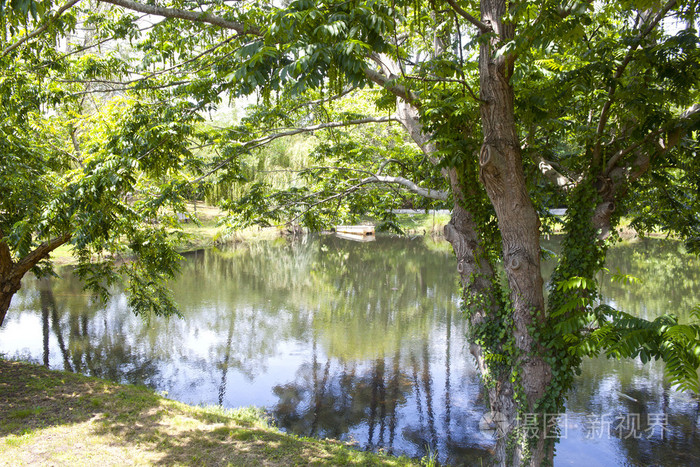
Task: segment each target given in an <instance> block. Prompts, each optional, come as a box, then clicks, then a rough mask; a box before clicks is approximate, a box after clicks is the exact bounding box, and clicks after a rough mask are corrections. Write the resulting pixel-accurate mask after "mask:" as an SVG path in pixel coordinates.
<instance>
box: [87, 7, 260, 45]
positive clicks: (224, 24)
mask: <svg viewBox="0 0 700 467" xmlns="http://www.w3.org/2000/svg"><path fill="white" fill-rule="evenodd" d="M98 1H100V2H102V3H110V4H112V5H116V6H120V7H122V8H126V9H128V10H134V11H138V12H140V13H146V14H149V15H155V16H162V17H165V18H178V19H184V20H187V21H194V22H198V23H206V24H211V25H214V26H219V27H220V28H224V29H233V30H234V31H236V32H237V33H238V34H239V35H246V34H250V35H254V36H260V35H262V32H261V31H260V29H258V28H257V27H255V26H249V25H246V24H243V23H239V22H236V21H229V20H227V19H224V18H222V17H220V16H214V15H210V14H208V13H197V12H194V11H187V10H179V9H176V8H165V7H159V6H154V5H144V4H143V3H138V2H134V1H132V0H98Z"/></svg>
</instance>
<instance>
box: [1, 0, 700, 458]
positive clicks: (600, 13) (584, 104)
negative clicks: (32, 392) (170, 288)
mask: <svg viewBox="0 0 700 467" xmlns="http://www.w3.org/2000/svg"><path fill="white" fill-rule="evenodd" d="M2 6H3V13H2V21H3V25H4V27H3V33H4V35H3V39H2V52H1V54H0V62H2V70H3V71H2V75H1V76H2V77H1V83H2V84H1V89H2V92H1V93H0V99H2V102H1V103H2V106H1V110H0V115H1V116H2V132H3V138H1V139H0V144H2V151H3V158H2V162H0V184H2V192H3V198H2V200H1V201H0V237H1V238H2V241H0V288H1V290H2V294H3V295H2V303H0V305H2V306H0V313H2V314H0V322H1V321H2V318H3V317H4V314H5V312H6V311H7V307H8V306H9V301H10V299H11V297H12V294H14V292H15V291H16V290H17V289H18V287H19V281H20V279H21V277H22V276H23V275H24V274H25V273H26V272H27V271H29V270H30V269H31V268H35V269H36V270H37V272H46V267H44V266H46V262H45V261H44V262H42V261H43V260H45V259H46V258H47V255H48V254H49V253H50V252H51V251H52V250H53V249H55V248H56V247H57V246H58V245H61V244H64V243H66V242H70V244H71V245H72V246H73V248H74V251H75V252H76V255H77V256H78V258H79V259H80V266H79V272H80V273H81V274H82V275H83V277H84V278H85V279H86V284H87V285H88V286H90V287H92V288H93V289H95V290H97V291H101V292H102V293H106V288H105V287H106V285H108V284H109V283H110V281H114V280H118V279H119V278H121V277H126V278H128V280H129V283H130V292H131V297H132V299H131V305H132V306H133V307H134V309H135V310H136V311H138V312H149V311H150V312H155V313H172V312H174V311H175V307H174V304H173V303H172V302H171V300H170V298H169V295H168V293H167V290H166V288H165V282H164V281H165V278H167V276H168V275H170V274H172V273H173V272H174V270H175V267H176V263H177V261H176V260H177V255H176V254H175V253H174V250H173V247H172V237H173V233H175V234H177V232H178V230H177V227H178V223H179V217H178V213H183V212H184V211H185V207H184V201H185V200H186V199H188V197H191V196H192V194H193V193H207V192H209V193H211V192H212V191H215V190H218V189H219V188H221V187H230V186H232V185H235V186H237V187H239V188H238V189H237V190H236V191H235V194H236V196H231V197H227V196H223V198H225V199H223V200H222V205H223V206H224V207H226V208H228V209H229V210H230V211H231V223H232V225H234V226H238V225H245V224H248V223H254V222H263V223H264V222H275V223H279V222H293V223H300V224H302V225H304V226H307V227H310V228H312V229H320V228H322V227H324V226H326V225H329V224H331V223H333V222H336V221H338V220H352V219H354V218H357V217H358V216H360V215H362V214H365V213H367V212H371V213H373V214H375V215H376V216H378V217H379V218H380V219H382V220H383V221H384V222H385V225H386V226H388V227H391V226H392V220H393V219H392V214H391V213H392V212H393V209H395V208H397V207H401V206H411V207H420V208H430V207H449V208H450V209H451V210H452V221H451V222H450V224H449V225H448V226H447V228H446V231H445V235H446V238H447V239H448V241H450V243H451V244H452V245H453V247H454V251H455V254H456V256H457V260H458V273H459V275H460V278H461V281H462V284H463V286H464V310H465V313H467V316H468V317H469V321H470V330H469V332H470V336H471V341H472V343H473V344H472V348H471V351H472V354H473V355H474V357H475V358H476V360H477V363H478V365H479V367H480V369H481V372H482V376H483V378H484V382H485V384H486V385H487V388H488V389H489V391H488V392H489V399H490V404H491V408H492V410H494V411H498V412H501V413H503V414H504V415H505V418H504V420H505V422H504V423H503V426H501V427H500V429H501V430H502V431H503V433H504V439H505V440H507V441H508V442H503V443H501V445H499V447H498V449H497V453H496V459H497V463H500V464H514V465H519V464H532V465H539V464H540V463H542V462H545V461H547V460H550V461H551V458H552V455H553V442H552V441H551V438H553V436H549V435H550V434H553V433H556V427H547V429H545V430H543V431H544V433H543V434H542V436H539V437H534V438H531V437H528V435H527V433H526V432H524V431H523V430H519V429H518V424H517V421H518V419H519V418H520V417H522V416H524V415H525V414H535V415H537V416H539V417H542V416H544V415H545V414H547V413H556V412H557V411H558V410H561V409H562V408H563V402H564V400H565V395H566V391H567V390H568V389H569V387H570V386H571V383H572V380H573V377H574V375H575V374H576V372H577V370H578V369H579V367H580V363H581V359H582V358H584V357H585V356H589V355H596V354H598V353H600V352H605V353H606V354H608V355H609V356H612V357H618V358H619V357H637V356H638V357H640V358H641V359H642V361H646V360H648V359H649V358H663V359H664V360H665V361H666V363H667V370H668V375H669V377H670V379H671V381H672V382H673V383H674V384H678V385H680V386H681V387H682V388H685V389H693V390H696V391H697V390H698V378H697V372H696V370H697V368H698V365H699V364H700V345H698V342H699V341H698V339H699V338H700V326H699V325H698V324H697V322H695V323H683V324H679V323H678V321H677V319H676V318H675V317H673V316H664V317H660V318H658V319H656V320H654V321H647V320H644V319H641V318H638V317H635V316H633V315H630V314H627V313H625V312H624V310H615V309H612V308H610V307H607V306H600V305H598V302H597V297H598V293H597V290H598V284H597V282H596V277H597V276H596V275H597V273H598V272H599V271H600V270H601V269H602V268H603V265H604V259H605V254H606V250H607V248H608V246H609V245H610V243H611V242H612V241H614V240H615V239H616V227H617V225H618V223H619V221H620V219H621V218H622V217H623V216H625V217H629V218H631V219H632V225H633V226H634V227H635V228H636V229H637V230H638V231H639V232H640V233H644V232H650V231H653V230H655V229H662V230H664V231H665V232H669V233H673V234H675V235H677V236H678V237H679V238H681V239H683V240H685V242H686V245H687V247H688V249H689V250H691V251H696V252H697V251H698V245H699V244H700V240H699V239H700V230H699V229H700V222H699V221H700V219H699V218H698V212H699V209H698V208H699V207H700V206H699V205H698V198H697V193H698V185H699V182H700V179H699V175H698V174H700V170H698V169H700V167H698V163H699V162H698V161H700V159H699V158H698V157H697V152H698V129H699V126H698V125H699V122H700V98H699V97H700V96H699V95H698V91H699V90H698V83H700V79H699V78H700V66H699V64H700V51H699V49H698V34H697V26H698V18H697V10H698V8H697V2H696V1H694V0H669V1H666V2H658V1H619V2H613V3H609V4H605V5H603V4H596V3H594V2H586V1H559V0H546V1H540V2H529V1H513V2H506V1H505V0H481V1H479V2H477V1H457V0H446V1H445V2H437V1H425V2H422V1H415V0H411V1H401V0H393V1H381V0H364V1H363V0H352V1H335V0H328V1H321V2H312V1H308V0H297V1H292V2H283V3H276V2H248V1H229V2H227V1H212V2H209V1H173V2H160V3H159V4H158V5H153V4H146V3H139V2H136V1H132V0H102V1H89V0H82V1H79V0H70V1H69V2H67V3H63V4H53V3H52V2H50V1H45V2H36V1H35V0H17V1H13V2H11V3H10V4H5V3H2ZM250 95H253V96H255V99H257V106H255V107H254V108H251V109H249V110H248V111H247V113H246V115H245V117H244V118H243V119H241V120H240V121H237V122H232V123H229V124H226V125H212V124H211V123H207V121H206V115H207V112H211V111H213V110H215V109H216V108H217V107H221V106H223V105H226V103H227V102H231V101H232V100H234V99H237V98H239V97H243V96H250ZM399 128H400V129H401V132H400V133H399V132H397V129H399ZM294 135H314V136H315V138H316V141H315V142H314V145H313V151H312V152H311V154H309V155H308V159H305V160H304V163H303V164H301V165H300V166H297V167H289V168H288V169H284V170H292V171H296V172H297V174H296V175H294V177H293V181H291V179H289V180H290V181H289V182H288V183H285V184H284V185H283V186H279V185H277V186H276V185H275V184H274V183H270V180H269V178H265V177H260V175H259V173H260V170H259V169H261V168H262V169H264V167H259V166H258V167H257V169H258V170H256V168H255V167H252V166H251V162H252V161H255V157H256V155H257V154H259V153H258V152H256V151H260V148H262V147H264V146H266V145H268V144H270V143H272V142H274V141H278V140H280V138H284V137H290V136H294ZM297 169H298V170H297ZM249 182H252V183H249ZM224 192H225V193H229V194H231V193H233V192H232V191H231V190H229V191H226V190H224ZM239 195H240V196H239ZM226 198H228V199H226ZM560 207H565V208H566V209H567V215H566V219H565V222H564V226H563V232H564V240H563V250H562V252H561V253H560V255H559V257H558V266H557V268H556V271H555V272H554V275H553V278H552V280H551V281H550V283H549V284H548V285H547V287H548V288H549V297H548V300H547V301H545V297H544V293H543V283H542V274H541V265H540V257H541V255H542V249H541V246H540V241H539V238H540V234H541V233H542V232H543V231H551V229H552V226H553V224H554V217H553V216H552V215H551V214H550V210H551V209H552V208H560ZM127 254H128V255H130V256H132V257H134V258H135V260H134V261H129V262H123V261H122V257H123V256H125V255H127ZM96 259H97V261H96ZM497 265H502V266H503V268H504V272H503V275H502V276H501V275H500V273H499V272H498V269H497ZM37 268H38V269H37ZM617 279H619V280H620V281H624V280H626V278H625V276H624V275H620V276H617ZM698 314H699V313H694V315H693V316H694V318H699V316H698ZM550 429H551V430H553V431H552V432H551V433H550V432H549V431H548V430H550Z"/></svg>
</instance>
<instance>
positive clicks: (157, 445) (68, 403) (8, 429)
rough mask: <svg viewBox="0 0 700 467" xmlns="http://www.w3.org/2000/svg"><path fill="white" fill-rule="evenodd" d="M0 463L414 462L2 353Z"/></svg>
mask: <svg viewBox="0 0 700 467" xmlns="http://www.w3.org/2000/svg"><path fill="white" fill-rule="evenodd" d="M0 465H8V466H21V465H51V466H62V465H65V466H76V465H77V466H81V465H85V466H93V465H98V466H111V465H120V466H121V465H234V466H246V465H250V466H258V465H267V466H277V465H285V466H287V465H413V464H412V462H411V461H410V460H408V459H405V458H393V457H388V456H381V455H376V454H371V453H365V452H359V451H355V450H352V449H350V448H349V447H347V446H345V445H344V444H342V443H338V442H334V441H327V440H326V441H320V440H314V439H307V438H299V437H296V436H292V435H288V434H285V433H281V432H279V431H277V430H276V429H274V428H272V427H270V426H269V425H268V423H267V421H266V420H265V418H264V416H263V415H262V414H261V413H260V411H258V410H257V409H237V410H222V409H219V408H206V407H192V406H188V405H185V404H181V403H179V402H175V401H171V400H168V399H165V398H163V397H160V396H158V395H156V394H155V393H153V392H152V391H150V390H148V389H146V388H142V387H135V386H123V385H118V384H115V383H111V382H107V381H104V380H99V379H96V378H87V377H84V376H80V375H76V374H72V373H64V372H55V371H49V370H47V369H45V368H43V367H41V366H36V365H30V364H27V363H20V362H9V361H5V360H2V359H0Z"/></svg>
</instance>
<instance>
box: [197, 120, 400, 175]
mask: <svg viewBox="0 0 700 467" xmlns="http://www.w3.org/2000/svg"><path fill="white" fill-rule="evenodd" d="M395 121H397V120H396V117H376V118H375V117H367V118H360V119H357V120H349V121H347V122H326V123H319V124H318V125H311V126H307V127H304V128H293V129H291V130H287V131H282V132H279V133H275V134H272V135H268V136H263V137H262V138H258V139H253V140H250V141H246V142H245V143H242V144H241V149H244V150H250V149H255V148H258V147H260V146H264V145H266V144H268V143H270V142H272V141H274V140H276V139H278V138H284V137H285V136H294V135H298V134H301V133H311V132H312V131H318V130H323V129H327V128H338V127H345V126H354V125H364V124H367V123H387V122H395ZM236 157H238V154H235V155H233V156H231V157H228V158H226V159H224V160H223V161H221V162H220V163H218V164H217V165H216V166H215V167H214V168H213V169H211V170H210V171H209V172H207V173H206V174H204V175H202V176H200V177H198V178H197V179H195V180H193V181H192V183H199V182H201V181H202V180H204V179H205V178H207V177H209V176H210V175H212V174H213V173H215V172H217V171H218V170H220V169H221V168H222V167H224V166H225V165H227V164H229V163H230V162H231V161H232V160H234V159H235V158H236Z"/></svg>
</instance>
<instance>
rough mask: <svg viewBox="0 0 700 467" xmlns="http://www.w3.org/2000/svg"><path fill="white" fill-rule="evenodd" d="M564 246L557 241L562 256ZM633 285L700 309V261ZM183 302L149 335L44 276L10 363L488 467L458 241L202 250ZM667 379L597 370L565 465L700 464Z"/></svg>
mask: <svg viewBox="0 0 700 467" xmlns="http://www.w3.org/2000/svg"><path fill="white" fill-rule="evenodd" d="M547 246H548V247H549V248H551V249H554V250H556V243H554V242H552V243H551V244H549V245H547ZM609 256H610V261H609V262H608V267H609V268H610V270H612V271H615V270H616V269H618V268H619V269H620V271H622V272H625V273H629V274H633V275H636V276H637V277H640V278H641V279H642V281H643V282H642V284H641V285H637V286H634V287H632V288H629V289H626V288H623V287H622V286H619V285H616V284H612V283H610V281H608V280H607V279H606V278H602V279H603V281H602V282H603V284H604V287H603V294H604V295H605V297H606V301H607V302H609V303H611V304H613V305H615V306H617V307H619V308H621V309H624V310H626V311H630V312H633V313H636V314H638V315H641V316H644V317H647V318H653V317H654V316H657V315H658V314H660V313H665V312H673V313H677V314H679V315H681V316H686V317H687V312H688V310H690V308H692V307H693V306H694V305H695V304H697V303H700V292H699V290H700V288H699V286H700V268H699V267H698V266H699V264H698V261H697V260H695V259H694V258H693V257H690V256H687V255H684V254H683V253H682V251H681V248H680V247H679V245H678V244H676V243H672V242H662V241H647V242H643V243H636V244H631V245H621V246H618V247H616V248H615V249H613V250H612V251H611V253H610V255H609ZM186 258H187V261H186V263H185V264H184V267H183V270H182V274H181V275H180V277H179V278H178V279H177V280H176V281H174V282H173V291H174V293H175V296H176V299H177V301H178V302H179V304H180V305H181V308H182V311H183V315H184V319H182V320H180V319H177V318H172V319H169V320H166V319H156V318H154V319H152V320H151V321H150V322H148V323H145V322H144V321H143V320H142V319H140V318H138V317H135V316H133V315H132V314H131V313H130V312H129V311H128V310H127V307H126V300H125V298H124V296H123V295H122V294H121V293H119V292H117V293H115V295H114V297H113V298H112V300H110V301H109V302H108V303H107V304H106V305H104V304H100V303H99V302H97V301H95V300H93V299H92V297H90V296H89V295H88V294H86V293H84V292H83V291H82V289H81V286H80V283H79V281H77V280H76V279H75V278H74V277H72V276H71V274H70V270H69V269H66V270H64V271H62V278H61V279H52V280H42V281H37V280H29V279H28V280H26V281H25V283H24V287H23V289H22V290H21V291H20V292H19V294H18V295H17V296H16V297H15V299H14V301H13V304H12V307H11V309H10V311H9V312H8V315H7V318H6V320H5V325H4V326H3V328H2V329H1V330H0V353H4V354H5V355H7V356H10V357H20V358H24V359H28V360H33V361H36V362H40V363H43V364H45V365H48V366H49V367H51V368H55V369H66V370H70V371H76V372H81V373H85V374H89V375H94V376H100V377H106V378H110V379H113V380H116V381H120V382H129V383H142V384H146V385H148V386H150V387H152V388H154V389H156V390H158V391H165V392H167V394H168V397H170V398H173V399H177V400H181V401H184V402H187V403H194V404H199V403H203V404H220V405H223V406H225V407H237V406H242V405H243V406H244V405H257V406H264V407H266V408H267V410H268V411H269V413H270V414H271V415H272V416H273V417H274V418H275V420H276V421H277V424H278V426H279V427H281V428H282V429H284V430H287V431H291V432H295V433H298V434H302V435H310V436H319V437H334V438H339V439H342V440H345V441H354V442H355V443H357V445H358V446H359V447H360V448H363V449H375V450H376V449H383V450H386V451H388V452H392V453H395V454H406V455H409V456H412V457H422V456H424V455H426V454H427V453H429V452H430V453H437V455H438V457H439V460H440V461H441V462H445V463H449V464H454V465H480V464H481V462H482V461H483V463H484V464H487V462H488V458H489V453H490V449H491V448H492V446H493V444H494V443H493V440H491V439H490V437H489V436H488V434H486V433H482V432H480V431H479V428H478V424H479V420H480V418H481V417H482V415H483V414H484V413H485V412H486V410H487V409H486V406H485V400H484V391H483V390H482V389H481V386H480V384H479V380H478V376H477V372H476V369H475V367H474V364H473V362H472V359H471V357H469V355H468V350H467V342H466V339H465V336H464V334H465V323H464V320H463V318H462V317H461V315H460V313H459V288H458V285H457V282H456V280H457V275H456V273H455V266H456V264H455V260H454V258H453V255H452V254H451V252H450V249H449V247H448V245H446V244H440V243H433V242H431V241H423V239H419V240H415V241H409V240H404V239H391V238H386V239H380V240H378V241H376V242H373V243H354V242H349V241H346V240H341V239H337V238H332V237H324V238H309V239H306V240H305V241H303V242H300V243H296V244H293V245H290V244H286V243H283V242H278V243H274V242H271V243H261V244H250V245H243V246H240V247H237V248H232V249H227V250H223V251H218V250H211V251H202V252H197V253H192V254H188V255H187V256H186ZM662 369H663V367H662V365H661V364H660V363H658V362H657V363H652V364H648V365H642V364H641V363H640V362H638V361H624V362H611V361H607V360H605V359H594V360H588V361H586V363H585V364H584V366H583V372H582V375H581V377H579V378H578V381H577V384H576V387H575V389H574V390H573V392H572V394H571V395H570V397H569V402H568V411H567V413H566V414H565V415H562V416H561V419H560V420H561V426H562V430H563V433H564V437H563V439H562V440H561V441H560V442H559V444H558V445H557V456H556V460H555V464H556V465H562V466H563V465H575V466H578V465H581V466H596V465H601V466H604V465H605V466H607V465H634V466H637V465H640V466H641V465H664V466H674V465H678V466H681V465H682V466H686V465H700V434H699V433H698V431H699V429H700V422H699V416H700V404H699V403H698V400H697V399H696V398H692V397H690V396H688V395H686V394H680V393H677V392H675V391H673V390H671V389H669V387H668V385H667V384H665V383H664V381H663V378H662Z"/></svg>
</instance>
